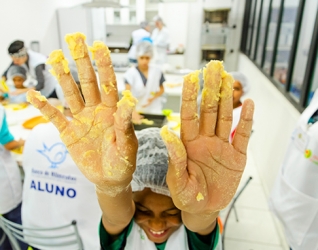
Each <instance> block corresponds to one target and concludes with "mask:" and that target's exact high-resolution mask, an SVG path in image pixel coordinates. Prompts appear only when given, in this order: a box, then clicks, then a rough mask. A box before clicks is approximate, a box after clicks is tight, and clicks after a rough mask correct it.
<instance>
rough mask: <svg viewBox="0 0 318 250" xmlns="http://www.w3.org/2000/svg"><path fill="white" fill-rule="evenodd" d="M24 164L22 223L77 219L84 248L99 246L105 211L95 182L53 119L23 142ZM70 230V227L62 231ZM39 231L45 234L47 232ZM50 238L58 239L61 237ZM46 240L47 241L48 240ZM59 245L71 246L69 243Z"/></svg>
mask: <svg viewBox="0 0 318 250" xmlns="http://www.w3.org/2000/svg"><path fill="white" fill-rule="evenodd" d="M23 168H24V172H25V178H24V185H23V203H22V223H23V225H24V226H25V227H36V228H47V227H49V228H50V227H58V226H62V225H66V224H69V223H71V221H72V220H76V221H77V227H78V230H79V233H80V235H81V237H82V240H83V244H84V249H88V250H99V249H100V244H99V236H98V225H99V223H100V218H101V216H102V213H101V210H100V207H99V205H98V201H97V199H96V193H95V185H94V184H93V183H91V182H90V181H89V180H87V179H86V177H85V176H84V175H83V174H82V173H81V172H80V170H79V169H78V168H77V166H76V165H75V163H74V161H73V160H72V158H71V156H70V155H69V153H68V151H67V149H66V147H65V145H64V144H63V143H62V141H61V139H60V136H59V132H58V130H57V129H56V128H55V127H54V125H53V124H52V123H46V124H40V125H38V126H36V127H35V128H34V129H33V130H32V132H31V133H30V135H29V137H28V139H27V140H26V143H25V146H24V151H23ZM71 231H72V230H71V229H69V228H68V229H67V230H66V229H65V230H64V231H63V233H65V234H68V233H70V232H71ZM38 234H39V235H43V236H46V235H47V234H48V233H47V232H45V231H43V232H40V233H38ZM60 240H61V239H60ZM51 241H52V242H53V241H54V242H56V243H57V242H59V240H58V239H52V240H51ZM43 242H46V243H48V240H47V239H46V240H43ZM34 246H35V247H37V244H34ZM55 249H56V247H55V248H54V247H46V248H45V250H55ZM59 249H60V250H70V247H63V248H59ZM71 249H72V248H71Z"/></svg>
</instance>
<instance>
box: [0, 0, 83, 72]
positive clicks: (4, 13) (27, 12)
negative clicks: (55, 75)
mask: <svg viewBox="0 0 318 250" xmlns="http://www.w3.org/2000/svg"><path fill="white" fill-rule="evenodd" d="M83 2H88V0H68V1H65V0H27V1H26V0H10V1H1V2H0V18H1V21H0V34H1V39H0V58H1V60H0V74H2V73H3V71H4V70H5V69H6V68H7V67H8V66H9V64H10V63H11V59H10V57H9V56H8V53H7V48H8V46H9V45H10V43H11V42H13V41H14V40H18V39H19V40H23V41H24V42H25V44H26V46H29V45H30V42H31V41H39V42H40V52H41V53H44V54H46V55H48V54H49V53H50V52H51V51H52V50H54V49H58V48H59V37H58V32H57V18H56V9H58V8H64V7H71V6H76V5H79V4H81V3H83Z"/></svg>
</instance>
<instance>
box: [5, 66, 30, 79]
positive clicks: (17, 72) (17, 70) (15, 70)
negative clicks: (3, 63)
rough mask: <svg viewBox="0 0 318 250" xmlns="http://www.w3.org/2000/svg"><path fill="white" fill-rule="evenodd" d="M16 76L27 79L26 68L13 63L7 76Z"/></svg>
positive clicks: (10, 77) (11, 77)
mask: <svg viewBox="0 0 318 250" xmlns="http://www.w3.org/2000/svg"><path fill="white" fill-rule="evenodd" d="M16 76H19V77H22V78H23V79H24V80H26V79H27V71H26V69H25V68H23V67H21V66H18V65H12V66H11V67H10V68H9V70H8V73H7V78H8V79H13V78H14V77H16Z"/></svg>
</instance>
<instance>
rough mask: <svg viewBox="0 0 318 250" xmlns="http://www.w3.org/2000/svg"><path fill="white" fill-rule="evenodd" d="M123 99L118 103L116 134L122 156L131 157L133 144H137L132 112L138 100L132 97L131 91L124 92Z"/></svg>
mask: <svg viewBox="0 0 318 250" xmlns="http://www.w3.org/2000/svg"><path fill="white" fill-rule="evenodd" d="M123 95H124V96H123V98H122V99H121V100H120V101H119V102H118V103H117V111H116V113H115V124H114V128H115V134H116V145H117V148H118V149H119V151H120V152H121V154H122V156H124V157H126V156H129V154H130V153H131V147H132V146H133V145H131V143H132V142H135V143H137V139H136V135H135V131H134V127H133V124H132V122H131V117H132V112H133V110H134V108H135V106H136V103H137V100H136V98H134V97H133V96H132V95H131V92H130V91H129V90H125V91H123Z"/></svg>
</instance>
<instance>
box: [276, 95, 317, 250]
mask: <svg viewBox="0 0 318 250" xmlns="http://www.w3.org/2000/svg"><path fill="white" fill-rule="evenodd" d="M317 109H318V91H316V93H315V95H314V97H313V99H312V101H311V103H310V105H309V106H308V107H307V108H306V110H305V111H304V112H303V113H302V115H301V116H300V119H299V121H298V123H297V126H296V129H295V131H294V133H293V135H292V138H291V142H290V144H289V146H288V149H287V152H286V155H285V159H284V161H283V164H282V168H281V170H280V172H279V175H278V178H277V180H276V183H275V185H274V187H273V190H272V193H271V196H270V208H271V209H272V211H273V212H274V213H275V215H276V216H277V217H278V219H279V220H280V221H281V223H282V224H283V226H284V229H285V234H286V238H287V242H288V244H289V245H290V246H291V248H292V249H293V250H307V249H312V250H316V249H318V122H316V123H314V124H313V125H311V126H310V125H309V124H308V120H309V118H310V117H311V116H312V115H313V113H314V112H315V111H316V110H317Z"/></svg>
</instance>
